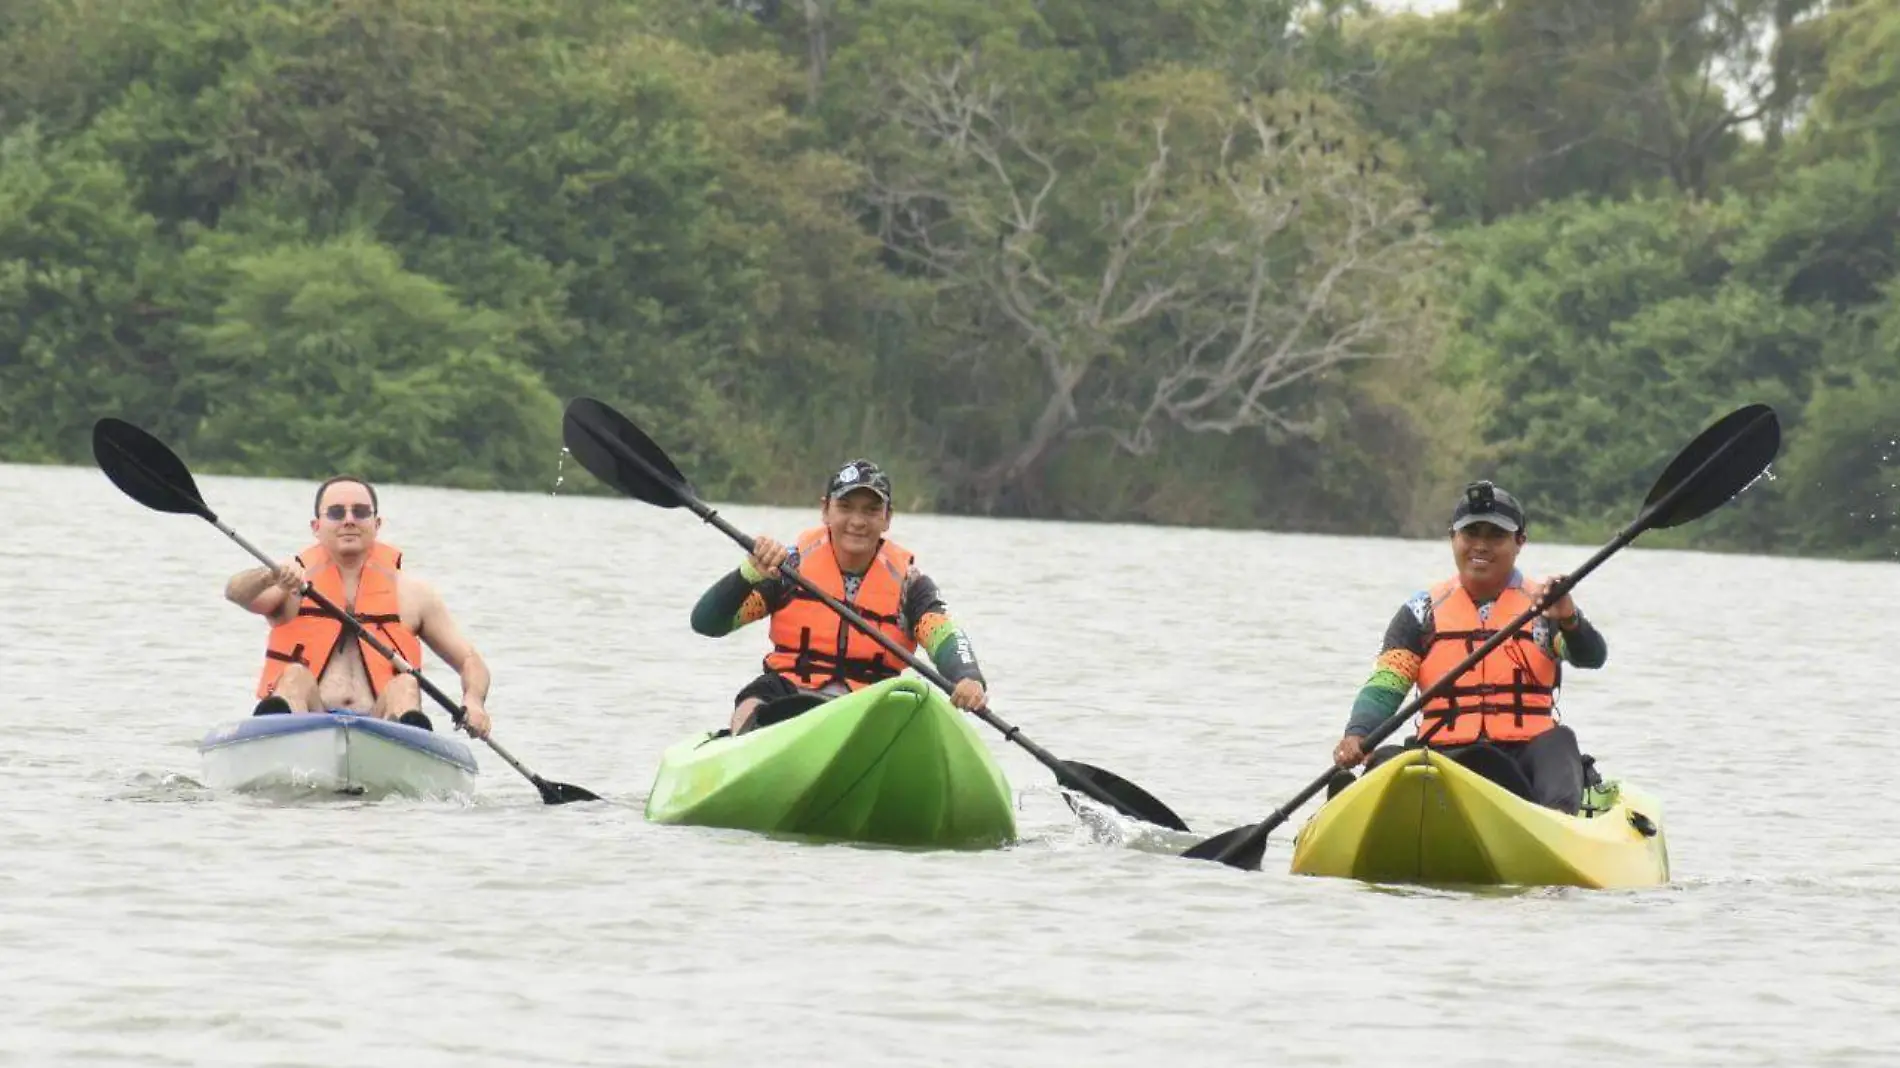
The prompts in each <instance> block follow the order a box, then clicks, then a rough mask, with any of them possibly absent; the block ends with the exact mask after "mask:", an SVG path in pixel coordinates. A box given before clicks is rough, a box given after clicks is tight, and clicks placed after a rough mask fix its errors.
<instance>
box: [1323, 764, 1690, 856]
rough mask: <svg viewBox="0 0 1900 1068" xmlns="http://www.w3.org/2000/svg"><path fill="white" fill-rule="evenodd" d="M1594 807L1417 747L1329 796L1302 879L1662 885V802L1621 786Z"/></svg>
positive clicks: (1594, 795) (1595, 795)
mask: <svg viewBox="0 0 1900 1068" xmlns="http://www.w3.org/2000/svg"><path fill="white" fill-rule="evenodd" d="M1584 803H1585V814H1581V815H1577V816H1569V815H1565V814H1563V813H1561V812H1557V811H1555V810H1553V809H1548V808H1544V807H1542V806H1541V805H1536V804H1533V803H1531V802H1529V801H1526V800H1524V799H1523V798H1520V797H1518V796H1517V795H1516V794H1514V793H1512V792H1510V791H1509V790H1506V789H1504V788H1503V787H1501V786H1498V785H1497V784H1496V783H1493V782H1492V781H1490V780H1489V779H1486V778H1484V777H1483V776H1481V775H1479V774H1477V773H1476V772H1473V771H1471V770H1469V769H1467V768H1466V767H1464V766H1463V765H1461V764H1459V763H1458V762H1457V761H1455V760H1452V759H1451V758H1450V757H1448V756H1446V755H1444V754H1443V753H1438V752H1433V751H1430V750H1423V749H1421V750H1412V751H1408V752H1406V753H1403V754H1401V755H1399V756H1396V757H1393V758H1392V759H1391V760H1388V761H1386V762H1385V763H1383V764H1381V765H1380V766H1379V767H1377V768H1375V769H1373V770H1372V771H1371V772H1368V773H1367V774H1366V775H1364V776H1363V777H1361V779H1360V780H1359V781H1358V782H1356V783H1354V784H1353V785H1352V786H1350V787H1348V788H1346V789H1345V790H1344V791H1342V792H1341V793H1340V794H1339V795H1338V796H1337V797H1334V798H1332V799H1331V800H1329V801H1327V802H1326V804H1325V805H1323V806H1321V807H1320V809H1319V811H1318V812H1316V813H1314V815H1313V817H1312V819H1310V820H1308V821H1307V823H1306V825H1305V826H1304V827H1302V828H1301V829H1300V832H1299V834H1298V836H1296V837H1295V838H1294V842H1293V864H1292V869H1293V872H1294V874H1296V875H1325V876H1335V877H1339V878H1348V879H1360V880H1364V881H1367V882H1397V883H1427V884H1440V885H1486V886H1490V885H1514V886H1579V887H1589V888H1610V887H1642V886H1658V885H1661V884H1664V883H1667V882H1668V881H1669V850H1668V846H1667V844H1666V842H1665V840H1664V836H1663V830H1662V809H1661V806H1660V804H1658V802H1657V801H1656V800H1655V799H1654V798H1652V797H1649V796H1647V795H1645V794H1642V793H1640V792H1639V791H1636V790H1634V789H1632V788H1630V787H1628V786H1625V785H1622V784H1620V783H1616V782H1606V783H1603V784H1601V785H1599V786H1596V787H1592V788H1591V790H1590V793H1589V795H1588V796H1587V797H1586V798H1585V802H1584Z"/></svg>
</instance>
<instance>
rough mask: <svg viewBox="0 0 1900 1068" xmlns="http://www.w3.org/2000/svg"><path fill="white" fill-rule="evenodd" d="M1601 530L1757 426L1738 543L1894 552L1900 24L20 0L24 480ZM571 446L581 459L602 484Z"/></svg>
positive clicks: (7, 208)
mask: <svg viewBox="0 0 1900 1068" xmlns="http://www.w3.org/2000/svg"><path fill="white" fill-rule="evenodd" d="M582 394H590V395H595V396H599V397H602V398H603V399H606V400H608V401H610V402H612V403H614V404H616V405H618V406H620V407H622V408H623V409H624V410H626V411H628V412H629V413H630V414H632V415H634V416H635V418H636V419H638V420H640V421H641V422H642V423H643V424H645V425H646V426H647V427H648V428H649V429H650V430H651V431H652V432H653V433H654V434H655V436H656V437H658V438H659V439H660V440H661V441H662V442H664V443H665V444H666V445H667V446H668V447H669V448H670V449H671V450H673V451H674V452H675V453H676V454H677V456H678V458H679V459H680V461H681V464H682V466H684V467H686V468H687V469H688V470H690V471H691V472H692V473H693V475H694V477H695V480H696V481H697V482H698V483H699V484H700V485H701V487H702V488H703V489H704V490H705V491H707V492H708V493H709V494H711V495H713V496H718V497H724V498H745V499H754V500H774V501H781V502H789V501H798V500H805V499H809V498H810V497H812V496H815V494H816V493H817V491H818V488H819V486H820V485H821V483H822V479H823V477H824V473H825V471H826V470H828V469H829V468H830V467H832V466H833V465H835V463H837V462H838V461H839V460H841V459H843V458H845V457H848V456H851V455H857V454H870V455H874V456H877V457H879V458H880V459H881V460H882V461H883V462H885V463H886V465H887V466H889V467H891V468H893V469H894V470H895V472H896V474H897V477H898V480H899V482H898V489H899V502H898V503H899V504H900V506H902V507H906V508H926V509H928V508H939V509H955V510H963V511H974V512H985V513H993V514H1007V515H1021V516H1043V517H1070V518H1099V519H1126V520H1136V521H1158V522H1185V523H1210V524H1247V525H1261V526H1270V527H1278V528H1298V529H1307V530H1327V531H1351V532H1365V533H1413V534H1415V533H1423V532H1429V531H1431V530H1434V529H1438V528H1439V526H1440V524H1442V522H1443V519H1444V516H1443V512H1444V511H1445V508H1446V503H1447V499H1448V498H1449V497H1450V496H1451V494H1452V492H1454V491H1455V489H1456V487H1457V486H1458V485H1459V484H1460V483H1462V482H1463V481H1464V480H1465V479H1467V478H1470V477H1477V476H1488V477H1493V478H1495V479H1497V480H1498V481H1500V482H1502V483H1504V484H1505V485H1507V486H1509V487H1511V488H1512V489H1513V490H1514V491H1515V492H1517V493H1519V494H1520V495H1521V496H1523V497H1525V498H1526V499H1527V500H1528V502H1529V503H1530V504H1531V506H1532V508H1533V512H1534V515H1535V516H1537V517H1539V518H1540V519H1541V521H1542V522H1543V524H1544V525H1543V528H1542V529H1543V530H1545V531H1547V532H1558V533H1562V534H1566V535H1570V536H1576V537H1598V536H1601V535H1604V534H1607V533H1608V532H1609V531H1610V530H1613V529H1614V528H1615V527H1616V526H1619V525H1620V524H1621V523H1622V522H1625V521H1627V519H1628V517H1629V516H1630V515H1631V514H1633V511H1634V508H1635V506H1636V505H1637V504H1638V503H1639V502H1640V500H1641V498H1642V495H1643V493H1644V492H1645V491H1646V490H1647V487H1648V484H1649V482H1650V480H1651V479H1652V478H1653V477H1654V475H1655V474H1656V473H1657V471H1658V470H1659V469H1660V466H1661V465H1662V464H1663V463H1664V462H1665V461H1666V460H1667V459H1668V458H1669V457H1670V456H1671V455H1672V454H1673V453H1674V451H1675V450H1676V449H1677V448H1678V447H1679V446H1680V445H1681V444H1683V443H1684V442H1686V441H1687V440H1688V439H1689V437H1690V436H1692V435H1693V434H1694V432H1695V431H1696V430H1697V429H1699V428H1700V427H1701V426H1702V425H1703V424H1705V423H1707V422H1708V421H1709V420H1710V419H1712V418H1713V417H1714V416H1716V415H1718V414H1720V413H1721V412H1722V411H1725V410H1726V409H1728V408H1730V407H1732V406H1734V405H1736V404H1738V403H1742V402H1746V401H1753V400H1766V401H1768V402H1770V403H1773V404H1775V405H1776V406H1777V408H1778V409H1779V410H1780V412H1781V415H1782V418H1783V422H1784V427H1785V428H1786V445H1785V449H1784V453H1783V457H1782V459H1781V461H1779V462H1778V463H1777V465H1776V468H1775V478H1774V479H1773V480H1772V481H1769V482H1765V483H1764V484H1763V485H1761V486H1758V487H1757V488H1756V489H1754V490H1752V491H1751V494H1750V495H1751V500H1750V506H1749V507H1748V508H1739V509H1730V510H1727V511H1725V512H1723V513H1721V514H1720V515H1719V516H1718V517H1717V519H1716V520H1715V521H1713V522H1712V523H1710V524H1708V525H1707V526H1705V527H1700V528H1698V529H1697V531H1696V532H1695V533H1694V534H1693V535H1692V536H1693V537H1694V538H1695V539H1697V543H1699V544H1708V545H1723V546H1728V547H1735V548H1746V549H1757V550H1768V551H1808V552H1822V553H1840V554H1854V555H1887V554H1890V553H1892V552H1893V550H1894V548H1895V545H1896V541H1895V537H1896V534H1897V533H1900V529H1897V528H1900V489H1896V485H1897V484H1900V446H1896V444H1895V441H1896V440H1897V439H1900V6H1896V5H1894V4H1891V3H1876V2H1874V0H1858V2H1845V0H1841V2H1828V0H1808V2H1803V0H1773V2H1771V0H1602V2H1595V3H1588V4H1581V3H1576V2H1575V0H1465V3H1464V5H1463V7H1462V8H1461V9H1460V10H1457V11H1452V12H1447V13H1444V14H1440V15H1436V16H1431V17H1424V16H1418V15H1409V14H1408V15H1395V14H1382V13H1380V12H1378V11H1376V10H1372V9H1369V8H1367V7H1364V6H1361V5H1358V4H1354V3H1350V2H1346V0H1319V2H1314V0H1142V2H1140V3H1133V2H1129V0H1088V2H1082V0H1033V2H1032V0H928V2H925V0H862V2H856V3H842V2H840V0H797V2H794V0H743V2H735V0H284V2H281V3H274V4H259V3H255V2H253V0H113V2H110V3H104V2H96V0H14V2H11V3H9V4H7V5H5V6H4V8H0V459H6V460H16V461H70V462H82V461H83V460H84V458H85V457H86V455H87V434H88V429H89V427H90V425H91V422H92V420H93V419H94V418H96V417H97V416H98V415H101V414H108V413H111V414H119V415H122V416H125V417H128V418H132V419H134V420H136V421H138V422H140V423H141V424H143V425H145V426H147V427H149V428H150V429H152V430H153V431H155V432H156V433H159V434H160V435H161V436H163V437H165V438H167V439H168V440H170V441H172V442H174V443H176V444H177V445H178V446H179V447H180V450H181V451H182V452H184V453H185V454H186V456H187V457H188V458H189V459H190V460H191V461H192V462H193V463H194V464H198V465H201V466H202V467H204V468H205V469H208V470H225V471H244V472H252V473H259V474H280V475H298V476H319V475H322V474H326V473H329V472H331V471H333V470H336V469H351V470H356V471H361V472H363V473H365V474H367V475H370V476H371V477H382V478H387V479H392V480H402V481H427V482H439V483H445V484H450V485H461V486H495V487H517V488H528V487H534V488H546V487H548V486H550V485H551V484H552V483H553V480H554V478H555V476H556V472H557V470H558V469H559V459H560V441H559V437H560V432H559V423H560V419H559V412H560V407H561V403H562V401H563V400H564V399H565V398H568V397H572V396H576V395H582ZM569 470H570V472H571V465H570V467H569Z"/></svg>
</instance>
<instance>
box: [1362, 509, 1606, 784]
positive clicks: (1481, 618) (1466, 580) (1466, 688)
mask: <svg viewBox="0 0 1900 1068" xmlns="http://www.w3.org/2000/svg"><path fill="white" fill-rule="evenodd" d="M1528 527H1529V522H1528V520H1527V518H1526V516H1525V513H1524V508H1523V506H1522V505H1521V504H1519V503H1518V501H1517V498H1515V497H1513V496H1511V495H1510V494H1509V493H1506V492H1505V491H1503V490H1501V489H1498V488H1497V487H1495V486H1493V485H1492V484H1491V483H1489V482H1473V483H1471V484H1470V485H1468V486H1466V487H1465V493H1464V496H1463V497H1462V498H1461V499H1460V500H1459V502H1458V506H1457V507H1456V508H1455V509H1454V510H1453V511H1452V516H1451V555H1452V559H1453V561H1454V562H1455V563H1456V564H1457V566H1458V574H1457V575H1456V576H1454V577H1452V578H1450V579H1447V580H1445V581H1444V582H1442V583H1440V584H1438V585H1437V586H1435V587H1433V588H1432V589H1429V590H1425V591H1421V592H1420V593H1417V594H1414V595H1413V596H1412V598H1411V599H1410V600H1408V601H1406V603H1405V605H1404V606H1403V607H1402V608H1400V609H1399V611H1398V614H1397V615H1395V616H1393V617H1392V622H1391V623H1390V624H1389V625H1388V626H1387V627H1386V632H1385V644H1384V647H1383V649H1381V651H1380V653H1379V659H1378V663H1377V665H1376V667H1375V668H1374V670H1373V673H1372V677H1371V678H1370V679H1368V680H1367V681H1366V684H1365V686H1363V687H1362V688H1361V689H1360V690H1359V695H1358V697H1357V698H1355V699H1354V701H1353V706H1352V714H1351V718H1350V719H1349V720H1348V722H1347V725H1346V734H1345V737H1343V738H1341V739H1340V740H1339V744H1338V745H1337V746H1335V747H1334V749H1333V762H1334V763H1335V764H1337V765H1338V766H1339V767H1340V768H1342V769H1346V768H1351V767H1353V766H1355V765H1357V764H1359V763H1361V762H1362V761H1363V762H1366V763H1367V766H1368V767H1369V768H1370V767H1374V766H1377V765H1378V764H1379V763H1381V762H1383V761H1384V760H1386V759H1388V758H1390V757H1391V756H1392V755H1394V754H1396V753H1399V752H1401V751H1402V749H1403V747H1401V746H1396V745H1393V746H1382V747H1380V748H1379V749H1378V750H1376V751H1375V752H1373V754H1372V756H1371V759H1370V760H1369V761H1368V760H1367V758H1366V753H1365V748H1364V744H1363V739H1364V738H1365V735H1366V734H1367V733H1368V732H1370V731H1371V730H1372V729H1373V728H1375V727H1377V726H1378V725H1379V724H1380V723H1381V722H1383V721H1384V720H1385V719H1386V718H1388V717H1389V716H1391V715H1392V713H1394V712H1396V711H1397V710H1398V708H1399V705H1400V704H1402V703H1403V702H1404V700H1405V698H1406V697H1407V696H1408V695H1409V694H1410V693H1411V691H1412V687H1413V686H1414V685H1416V686H1417V687H1418V688H1419V689H1420V690H1421V691H1422V690H1425V689H1428V688H1430V687H1431V686H1432V684H1433V683H1435V682H1437V681H1438V680H1439V679H1440V678H1442V677H1443V676H1444V674H1445V673H1446V672H1447V671H1449V670H1450V669H1451V668H1453V667H1455V666H1456V665H1457V664H1458V662H1459V661H1461V660H1463V659H1464V658H1465V657H1466V656H1467V655H1469V654H1470V652H1471V651H1472V650H1473V649H1476V648H1477V647H1478V646H1479V645H1481V644H1483V643H1484V641H1485V640H1486V639H1488V638H1490V637H1491V636H1492V635H1493V634H1494V633H1496V631H1494V630H1491V629H1487V628H1489V627H1491V626H1492V624H1494V623H1496V624H1499V625H1501V624H1503V623H1504V622H1505V621H1506V620H1509V619H1512V618H1514V617H1516V616H1517V615H1519V614H1521V613H1522V612H1524V611H1525V610H1526V609H1528V608H1530V607H1531V606H1532V605H1533V604H1535V603H1536V602H1537V600H1538V597H1539V595H1540V593H1541V592H1542V589H1543V584H1538V585H1531V584H1527V583H1526V582H1525V581H1524V576H1523V574H1522V572H1520V571H1518V570H1517V555H1518V553H1519V552H1520V551H1521V550H1522V549H1523V547H1524V542H1525V538H1526V530H1527V528H1528ZM1555 580H1556V576H1552V577H1550V578H1546V579H1545V580H1544V584H1547V583H1550V582H1553V581H1555ZM1608 656H1609V646H1608V644H1607V643H1606V642H1605V641H1604V639H1603V635H1602V634H1600V633H1598V631H1597V629H1596V628H1595V627H1594V626H1592V625H1591V624H1590V622H1589V621H1588V620H1586V619H1584V618H1583V614H1582V613H1580V612H1579V611H1577V605H1576V602H1575V601H1574V600H1573V599H1572V598H1571V597H1569V596H1567V595H1566V596H1565V597H1563V598H1562V599H1561V600H1559V601H1557V602H1556V603H1555V604H1552V605H1549V606H1547V607H1546V608H1545V609H1544V611H1543V614H1542V616H1541V617H1540V618H1538V619H1536V620H1534V621H1533V622H1532V624H1531V625H1530V626H1528V627H1526V628H1525V629H1524V630H1522V631H1520V632H1519V633H1518V634H1517V635H1516V636H1515V637H1514V638H1513V639H1512V640H1510V641H1506V642H1504V643H1502V644H1501V645H1499V646H1498V647H1497V648H1496V649H1494V650H1492V652H1491V653H1490V654H1489V655H1487V656H1486V657H1485V658H1484V659H1483V660H1480V661H1479V662H1478V663H1477V664H1476V665H1474V666H1473V667H1472V668H1471V669H1470V670H1469V671H1467V672H1466V673H1465V674H1464V675H1463V676H1461V677H1460V678H1459V679H1458V680H1457V682H1456V683H1455V684H1454V685H1453V686H1452V687H1451V689H1450V691H1449V692H1448V693H1447V694H1446V695H1444V696H1443V697H1439V698H1436V699H1434V700H1433V701H1431V702H1430V703H1428V704H1427V705H1425V707H1424V708H1422V709H1421V710H1420V712H1419V718H1418V720H1417V722H1416V727H1415V729H1416V730H1417V731H1418V732H1420V733H1421V734H1422V733H1423V732H1424V731H1426V730H1428V729H1430V728H1432V727H1433V726H1434V725H1438V726H1437V730H1436V731H1435V732H1434V733H1433V734H1432V736H1431V737H1430V738H1429V739H1428V740H1427V743H1426V744H1428V745H1430V746H1431V747H1432V748H1434V749H1447V750H1461V749H1465V748H1467V747H1471V746H1477V745H1484V746H1489V747H1491V748H1494V749H1496V750H1499V751H1501V752H1502V753H1503V754H1504V755H1505V756H1507V757H1509V758H1510V760H1511V762H1513V763H1515V764H1516V766H1517V768H1518V770H1520V771H1521V772H1522V773H1523V775H1524V777H1525V778H1526V779H1527V780H1529V783H1530V799H1531V800H1533V801H1535V802H1537V803H1538V804H1540V805H1544V806H1546V807H1548V808H1553V809H1556V810H1558V811H1560V812H1566V813H1571V814H1575V813H1576V811H1577V809H1578V807H1579V806H1580V805H1581V804H1582V801H1583V790H1584V769H1583V758H1582V755H1581V754H1580V752H1579V750H1578V748H1577V737H1576V735H1575V734H1574V733H1572V732H1571V730H1570V728H1569V727H1566V726H1562V725H1561V724H1559V723H1558V722H1557V690H1558V687H1559V685H1560V683H1561V681H1562V667H1561V665H1562V664H1563V663H1565V662H1568V663H1570V664H1571V665H1573V666H1575V667H1580V668H1598V667H1602V666H1603V662H1604V660H1605V659H1607V658H1608ZM1441 720H1443V721H1444V722H1443V723H1442V725H1439V724H1440V721H1441ZM1413 744H1416V743H1415V742H1414V743H1413ZM1350 781H1351V780H1350V778H1349V777H1347V776H1344V775H1342V776H1341V777H1340V778H1338V779H1336V780H1335V782H1334V792H1337V790H1338V789H1339V788H1342V787H1343V786H1345V785H1347V784H1348V783H1350Z"/></svg>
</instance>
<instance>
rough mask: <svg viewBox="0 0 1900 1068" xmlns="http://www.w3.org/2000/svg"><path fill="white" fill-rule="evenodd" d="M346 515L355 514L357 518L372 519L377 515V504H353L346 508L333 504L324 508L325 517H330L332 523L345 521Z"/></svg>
mask: <svg viewBox="0 0 1900 1068" xmlns="http://www.w3.org/2000/svg"><path fill="white" fill-rule="evenodd" d="M346 515H348V516H355V517H356V518H357V519H370V518H373V517H374V516H375V515H376V506H375V505H373V504H352V505H350V506H348V507H347V508H346V507H344V506H343V505H340V504H333V505H331V506H330V507H328V508H325V509H324V510H323V518H325V519H328V520H329V521H331V522H332V523H341V522H343V517H344V516H346Z"/></svg>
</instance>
